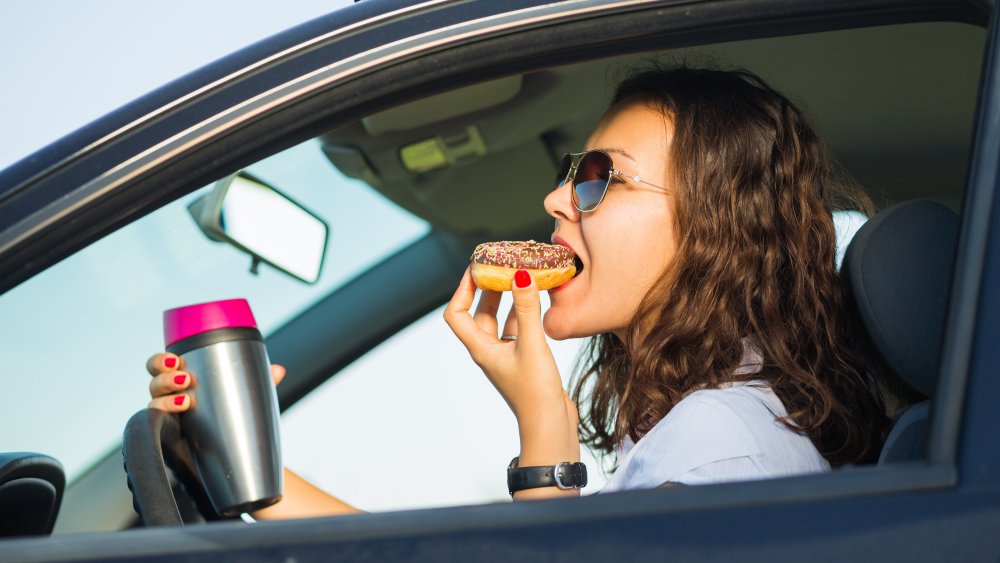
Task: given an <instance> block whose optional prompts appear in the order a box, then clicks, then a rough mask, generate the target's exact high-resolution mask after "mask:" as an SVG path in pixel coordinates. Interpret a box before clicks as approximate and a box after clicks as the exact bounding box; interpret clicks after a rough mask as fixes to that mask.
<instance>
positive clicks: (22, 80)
mask: <svg viewBox="0 0 1000 563" xmlns="http://www.w3.org/2000/svg"><path fill="white" fill-rule="evenodd" d="M350 4H351V2H350V1H349V0H330V1H319V0H295V1H293V2H273V1H268V2H265V1H262V0H249V1H234V0H213V1H211V2H204V1H200V0H170V1H164V0H143V1H135V0H90V1H78V0H32V1H30V2H13V1H9V2H5V3H3V7H2V12H0V53H2V56H0V77H2V79H0V83H2V84H3V88H0V131H2V132H3V134H2V135H0V169H2V168H6V167H7V166H9V165H11V164H13V163H14V162H16V161H17V160H20V159H21V158H23V157H25V156H27V155H28V154H30V153H31V152H33V151H35V150H37V149H39V148H41V147H43V146H45V145H47V144H48V143H50V142H52V141H55V140H56V139H58V138H59V137H62V136H63V135H66V134H67V133H70V132H72V131H73V130H75V129H77V128H79V127H81V126H83V125H85V124H86V123H88V122H90V121H92V120H94V119H96V118H98V117H100V116H102V115H104V114H105V113H108V112H110V111H112V110H114V109H115V108H117V107H119V106H121V105H123V104H125V103H127V102H129V101H130V100H133V99H135V98H137V97H139V96H141V95H142V94H144V93H146V92H148V91H150V90H152V89H154V88H156V87H157V86H160V85H162V84H164V83H166V82H169V81H170V80H172V79H174V78H176V77H179V76H181V75H183V74H185V73H187V72H190V71H191V70H194V69H196V68H198V67H200V66H202V65H204V64H207V63H209V62H211V61H213V60H215V59H218V58H219V57H222V56H224V55H226V54H228V53H230V52H233V51H236V50H238V49H239V48H241V47H243V46H246V45H249V44H251V43H254V42H255V41H257V40H259V39H262V38H264V37H267V36H270V35H273V34H275V33H277V32H280V31H282V30H284V29H287V28H289V27H292V26H294V25H296V24H299V23H302V22H305V21H308V20H311V19H313V18H315V17H318V16H321V15H324V14H326V13H328V12H331V11H334V10H336V9H338V8H341V7H344V6H348V5H350Z"/></svg>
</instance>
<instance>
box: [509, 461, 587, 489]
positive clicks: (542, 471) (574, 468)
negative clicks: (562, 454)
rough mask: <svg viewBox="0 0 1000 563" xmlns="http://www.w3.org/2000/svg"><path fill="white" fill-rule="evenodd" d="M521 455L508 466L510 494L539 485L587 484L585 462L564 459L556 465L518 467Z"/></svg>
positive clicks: (562, 486)
mask: <svg viewBox="0 0 1000 563" xmlns="http://www.w3.org/2000/svg"><path fill="white" fill-rule="evenodd" d="M518 461H520V456H518V457H515V458H514V459H512V460H510V465H508V466H507V490H508V491H509V492H510V496H514V493H516V492H517V491H523V490H525V489H537V488H539V487H559V488H560V489H562V490H564V491H565V490H570V489H579V488H581V487H586V486H587V466H586V465H584V464H583V463H581V462H579V461H576V462H569V461H563V462H560V463H557V464H556V465H538V466H534V467H518Z"/></svg>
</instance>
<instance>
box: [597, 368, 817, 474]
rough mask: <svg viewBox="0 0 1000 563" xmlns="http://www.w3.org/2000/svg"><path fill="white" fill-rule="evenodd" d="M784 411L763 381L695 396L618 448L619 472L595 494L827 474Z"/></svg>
mask: <svg viewBox="0 0 1000 563" xmlns="http://www.w3.org/2000/svg"><path fill="white" fill-rule="evenodd" d="M741 369H743V368H741ZM751 373H752V372H751ZM786 414H787V412H786V411H785V407H784V405H782V404H781V400H780V399H778V397H777V395H775V394H774V392H773V391H772V390H771V389H770V387H768V384H767V382H764V381H750V382H746V383H737V384H733V385H731V386H728V387H725V388H721V389H702V390H699V391H695V392H693V393H691V394H690V395H688V396H687V397H685V398H684V399H682V400H681V401H680V402H678V403H677V404H676V405H675V406H674V408H673V409H671V410H670V412H669V413H667V416H665V417H663V419H661V420H660V421H659V422H658V423H657V424H656V425H655V426H654V427H653V428H652V429H651V430H650V431H649V432H648V433H647V434H646V435H645V436H643V437H642V438H641V439H640V440H639V442H638V443H635V444H633V443H632V441H631V440H629V439H628V438H626V440H625V442H624V443H623V444H621V445H620V446H619V447H618V448H617V449H616V451H617V453H618V460H619V465H618V469H617V470H616V471H615V473H614V474H613V475H612V476H611V478H610V479H609V480H608V482H607V484H606V485H605V486H604V488H603V489H602V490H601V492H602V493H604V492H613V491H622V490H628V489H646V488H655V487H658V486H660V485H662V484H663V483H665V482H667V481H671V482H674V483H683V484H686V485H702V484H708V483H722V482H726V481H749V480H756V479H767V478H770V477H781V476H786V475H798V474H804V473H818V472H822V471H829V470H830V464H829V463H828V462H827V461H826V459H824V458H823V456H821V455H820V454H819V452H818V451H817V450H816V447H815V446H813V444H812V442H811V441H810V440H809V438H808V437H806V436H805V435H803V434H800V433H797V432H794V431H792V430H790V429H789V428H788V427H786V426H785V425H783V424H782V423H781V422H779V421H778V420H777V419H778V418H779V417H782V416H785V415H786Z"/></svg>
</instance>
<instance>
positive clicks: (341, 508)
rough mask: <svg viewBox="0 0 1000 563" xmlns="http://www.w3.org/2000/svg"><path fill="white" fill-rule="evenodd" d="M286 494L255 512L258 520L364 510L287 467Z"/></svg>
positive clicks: (351, 512) (352, 512) (309, 516)
mask: <svg viewBox="0 0 1000 563" xmlns="http://www.w3.org/2000/svg"><path fill="white" fill-rule="evenodd" d="M284 489H285V490H284V493H285V494H284V496H283V497H282V499H281V501H280V502H278V503H277V504H275V505H272V506H269V507H267V508H264V509H262V510H258V511H257V512H254V513H253V514H252V516H253V517H254V518H255V519H257V520H285V519H291V518H312V517H317V516H333V515H337V514H354V513H358V512H362V511H361V510H358V509H357V508H354V507H353V506H351V505H349V504H347V503H346V502H344V501H342V500H340V499H338V498H336V497H334V496H332V495H330V494H329V493H327V492H326V491H324V490H322V489H320V488H318V487H316V486H315V485H313V484H312V483H310V482H309V481H306V480H305V479H303V478H302V477H299V476H298V475H296V474H295V473H294V472H292V471H291V470H290V469H288V468H285V486H284Z"/></svg>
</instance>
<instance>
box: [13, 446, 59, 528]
mask: <svg viewBox="0 0 1000 563" xmlns="http://www.w3.org/2000/svg"><path fill="white" fill-rule="evenodd" d="M65 486H66V475H65V473H63V468H62V464H60V463H59V462H58V461H57V460H56V459H55V458H52V457H49V456H47V455H42V454H36V453H31V452H2V453H0V538H4V537H11V536H33V535H43V534H49V533H51V532H52V527H53V526H54V525H55V523H56V516H57V515H58V514H59V506H60V505H61V504H62V496H63V489H64V488H65Z"/></svg>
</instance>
